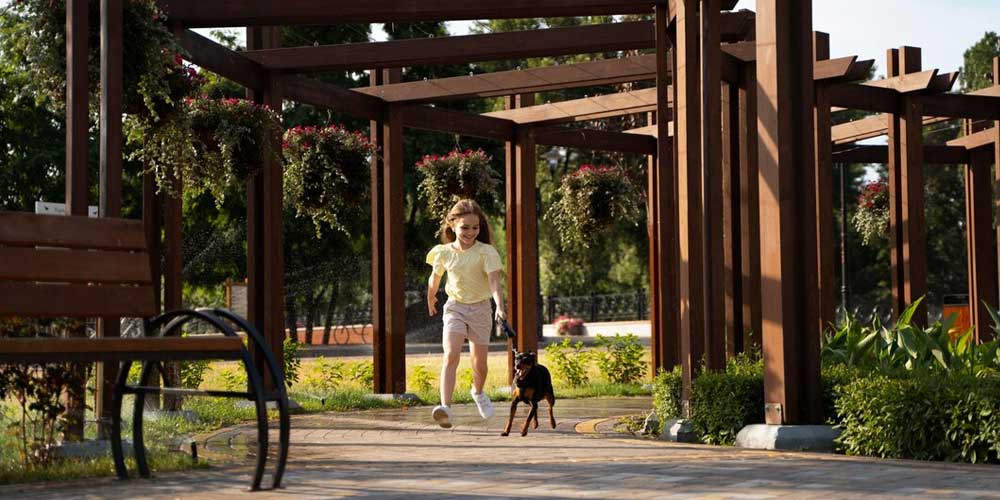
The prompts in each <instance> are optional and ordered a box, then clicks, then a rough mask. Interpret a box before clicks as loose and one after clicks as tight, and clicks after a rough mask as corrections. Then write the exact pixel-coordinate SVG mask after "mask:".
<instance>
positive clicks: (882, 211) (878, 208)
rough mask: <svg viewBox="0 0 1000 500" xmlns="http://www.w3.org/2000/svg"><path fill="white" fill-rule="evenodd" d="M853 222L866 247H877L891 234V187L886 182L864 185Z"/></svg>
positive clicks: (879, 181)
mask: <svg viewBox="0 0 1000 500" xmlns="http://www.w3.org/2000/svg"><path fill="white" fill-rule="evenodd" d="M851 220H852V221H853V222H854V228H855V229H857V231H858V234H860V235H861V242H862V243H863V244H864V245H867V246H872V245H875V244H876V243H877V242H879V241H881V240H882V239H884V238H885V237H886V235H887V234H888V232H889V186H888V185H887V184H886V183H885V181H883V180H878V181H874V182H869V183H867V184H865V185H864V187H863V188H862V189H861V194H860V195H858V206H857V210H856V211H855V212H854V217H852V218H851Z"/></svg>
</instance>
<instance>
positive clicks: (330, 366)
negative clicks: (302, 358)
mask: <svg viewBox="0 0 1000 500" xmlns="http://www.w3.org/2000/svg"><path fill="white" fill-rule="evenodd" d="M344 366H345V364H344V362H343V361H338V360H330V359H327V358H325V357H323V356H320V357H318V358H316V359H315V360H314V361H313V363H312V364H311V366H310V367H309V369H308V370H307V371H306V372H305V373H304V374H303V378H302V385H303V386H305V387H310V388H313V389H316V390H319V391H323V392H328V391H332V390H334V389H336V388H337V387H338V386H339V385H340V383H341V382H342V381H343V380H344V377H345V373H344V371H345V370H344Z"/></svg>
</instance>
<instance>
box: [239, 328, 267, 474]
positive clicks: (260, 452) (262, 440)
mask: <svg viewBox="0 0 1000 500" xmlns="http://www.w3.org/2000/svg"><path fill="white" fill-rule="evenodd" d="M242 354H243V366H245V367H246V370H247V381H248V382H249V383H250V392H251V393H253V395H254V405H255V406H256V408H257V469H256V470H255V471H254V474H253V483H252V484H251V485H250V490H251V491H257V490H259V489H261V488H260V484H261V482H263V481H264V469H265V468H266V467H267V448H268V435H267V404H266V403H265V402H264V381H263V380H261V378H260V372H259V371H258V370H257V367H256V366H255V365H254V363H253V357H252V356H250V351H249V350H247V348H246V347H244V348H243V353H242Z"/></svg>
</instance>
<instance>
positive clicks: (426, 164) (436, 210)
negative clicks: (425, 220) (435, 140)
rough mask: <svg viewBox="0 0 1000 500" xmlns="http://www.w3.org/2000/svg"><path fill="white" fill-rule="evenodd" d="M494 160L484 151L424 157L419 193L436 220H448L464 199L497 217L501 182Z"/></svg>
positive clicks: (466, 151) (421, 165) (456, 152)
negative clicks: (493, 165)
mask: <svg viewBox="0 0 1000 500" xmlns="http://www.w3.org/2000/svg"><path fill="white" fill-rule="evenodd" d="M491 162H492V158H491V157H490V156H489V155H487V154H486V153H485V152H483V150H481V149H477V150H475V151H473V150H471V149H467V150H465V151H464V152H462V151H459V150H457V149H456V150H454V151H452V152H450V153H448V154H447V155H444V156H437V155H428V156H424V157H423V158H422V159H421V160H420V161H418V162H417V164H416V168H417V172H418V173H419V174H420V176H421V180H420V184H419V185H418V186H417V192H419V193H420V196H421V197H422V198H423V199H424V201H425V203H427V209H428V211H429V212H430V214H431V216H432V217H433V218H435V219H438V220H441V219H444V217H445V215H447V214H448V210H451V207H452V206H453V205H454V204H455V202H457V201H459V200H461V199H466V198H468V199H473V200H476V201H478V202H479V204H480V206H482V208H483V210H485V211H486V212H487V213H496V212H498V210H497V209H498V208H499V200H501V199H503V196H502V193H501V192H500V186H501V180H500V176H499V175H497V173H496V171H495V170H494V169H493V167H492V165H491Z"/></svg>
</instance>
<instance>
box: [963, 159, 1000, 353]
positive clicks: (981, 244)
mask: <svg viewBox="0 0 1000 500" xmlns="http://www.w3.org/2000/svg"><path fill="white" fill-rule="evenodd" d="M969 156H970V163H969V165H968V167H967V168H966V169H965V221H966V238H967V245H966V249H967V251H968V265H969V316H970V318H969V319H970V320H971V322H972V325H973V326H974V328H975V333H974V335H975V338H976V340H977V341H978V342H986V341H989V340H991V339H992V338H993V331H992V330H991V329H990V325H991V324H992V319H991V318H990V313H989V310H990V309H992V310H994V311H996V310H997V308H998V307H1000V303H998V302H1000V300H998V297H997V292H998V280H997V254H996V252H995V251H994V250H993V244H994V233H993V186H992V184H991V176H990V164H991V163H993V151H992V150H990V149H987V148H978V149H973V150H972V151H970V152H969Z"/></svg>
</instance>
